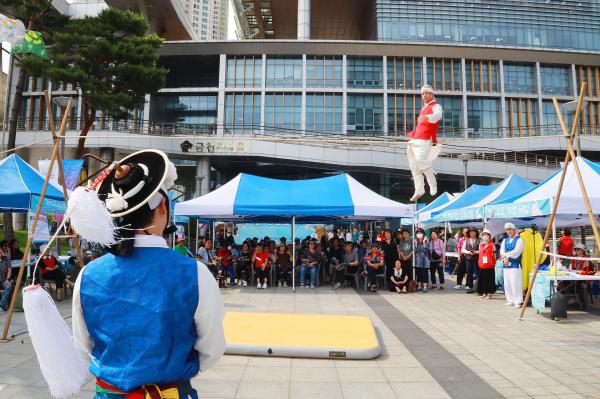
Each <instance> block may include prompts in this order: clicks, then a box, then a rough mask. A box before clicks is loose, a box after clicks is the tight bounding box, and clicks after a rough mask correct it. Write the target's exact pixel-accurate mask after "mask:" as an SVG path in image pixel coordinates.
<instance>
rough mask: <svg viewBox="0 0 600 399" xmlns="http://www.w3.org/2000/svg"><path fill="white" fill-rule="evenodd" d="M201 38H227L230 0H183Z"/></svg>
mask: <svg viewBox="0 0 600 399" xmlns="http://www.w3.org/2000/svg"><path fill="white" fill-rule="evenodd" d="M181 2H182V4H183V7H184V9H185V11H186V13H187V15H188V18H189V20H190V22H191V24H192V29H194V31H195V32H196V36H197V37H198V38H199V39H200V40H225V39H227V20H228V16H229V15H228V12H229V0H181Z"/></svg>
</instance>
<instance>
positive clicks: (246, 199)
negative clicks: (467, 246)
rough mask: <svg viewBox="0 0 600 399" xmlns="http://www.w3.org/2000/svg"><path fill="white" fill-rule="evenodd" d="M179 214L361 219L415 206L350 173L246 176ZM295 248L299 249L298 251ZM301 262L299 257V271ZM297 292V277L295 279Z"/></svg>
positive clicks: (401, 213) (408, 213) (410, 211)
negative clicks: (305, 177) (312, 176)
mask: <svg viewBox="0 0 600 399" xmlns="http://www.w3.org/2000/svg"><path fill="white" fill-rule="evenodd" d="M175 215H176V216H177V215H182V216H195V217H199V218H203V219H210V220H218V221H237V222H243V221H253V222H282V221H286V222H290V221H291V223H292V245H294V246H295V240H294V239H293V238H295V225H296V223H297V222H305V223H306V222H312V221H323V220H331V221H359V220H365V221H366V220H380V219H386V218H401V217H413V215H414V207H413V206H412V205H405V204H401V203H399V202H396V201H392V200H390V199H388V198H385V197H383V196H381V195H379V194H377V193H375V192H373V191H371V190H369V189H368V188H367V187H365V186H363V185H362V184H360V183H359V182H358V181H356V180H355V179H354V178H353V177H352V176H350V175H348V174H339V175H335V176H330V177H323V178H318V179H308V180H278V179H269V178H265V177H259V176H253V175H249V174H245V173H241V174H239V175H237V176H236V177H235V178H234V179H233V180H231V181H229V182H227V183H226V184H225V185H223V186H221V187H219V188H218V189H216V190H215V191H212V192H210V193H208V194H206V195H203V196H202V197H199V198H194V199H192V200H189V201H185V202H181V203H178V204H175ZM294 250H295V248H294ZM295 267H296V262H295V257H293V268H294V271H295ZM292 282H293V284H294V285H293V288H294V290H295V279H292Z"/></svg>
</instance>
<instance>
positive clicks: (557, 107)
mask: <svg viewBox="0 0 600 399" xmlns="http://www.w3.org/2000/svg"><path fill="white" fill-rule="evenodd" d="M586 86H587V83H586V82H583V83H582V84H581V91H580V93H579V100H578V102H577V110H576V111H575V116H574V117H573V126H572V132H573V133H575V131H576V130H577V126H578V125H579V117H580V115H581V110H582V108H583V97H584V95H585V90H586ZM552 101H553V102H554V109H555V110H556V115H557V116H558V120H559V122H560V126H561V128H562V131H563V135H564V136H565V139H566V141H567V149H568V151H567V154H566V155H565V163H564V166H563V170H562V173H561V175H560V182H559V183H558V188H557V189H556V196H555V197H554V203H553V204H552V212H551V213H550V219H549V220H548V228H546V233H545V234H544V243H543V244H542V248H546V244H548V241H549V240H550V233H551V231H552V229H551V228H550V226H552V225H553V224H554V219H555V218H556V211H557V210H558V203H559V202H560V195H561V194H562V190H563V186H564V183H565V177H566V174H567V169H568V166H569V161H570V160H571V155H572V154H573V137H574V134H571V135H569V131H568V129H567V125H566V123H565V119H564V118H563V115H562V112H561V110H560V104H559V103H558V100H557V98H556V97H553V98H552ZM576 170H579V168H577V169H576ZM581 189H582V193H584V195H585V194H586V191H583V190H585V188H584V187H581ZM585 198H587V195H585ZM592 216H593V215H592ZM591 219H592V220H591V222H592V223H594V225H595V223H596V219H594V218H593V217H592V218H591ZM598 245H600V243H598ZM541 262H542V254H541V253H540V255H539V256H538V259H537V262H536V263H535V264H534V269H533V277H532V279H531V281H530V282H529V287H528V288H527V294H526V295H525V300H524V301H523V306H522V307H521V313H520V314H519V320H523V315H524V314H525V309H527V303H528V302H529V298H530V297H531V290H532V289H533V285H534V284H535V279H536V277H537V274H538V271H539V270H540V263H541Z"/></svg>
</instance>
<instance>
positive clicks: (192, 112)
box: [150, 94, 217, 133]
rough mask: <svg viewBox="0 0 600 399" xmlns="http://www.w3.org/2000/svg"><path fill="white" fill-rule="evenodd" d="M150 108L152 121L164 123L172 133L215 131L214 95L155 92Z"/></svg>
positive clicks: (215, 106) (215, 105)
mask: <svg viewBox="0 0 600 399" xmlns="http://www.w3.org/2000/svg"><path fill="white" fill-rule="evenodd" d="M151 110H152V115H151V117H150V119H151V120H152V122H154V123H160V124H165V129H173V132H174V133H183V132H184V131H190V130H193V131H195V132H200V133H215V131H216V123H217V96H216V95H178V94H157V95H155V96H153V97H152V107H151ZM169 125H170V126H169Z"/></svg>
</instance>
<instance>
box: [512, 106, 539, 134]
mask: <svg viewBox="0 0 600 399" xmlns="http://www.w3.org/2000/svg"><path fill="white" fill-rule="evenodd" d="M506 120H507V121H508V132H509V135H510V136H511V137H517V136H518V137H522V136H533V135H536V134H537V133H536V132H537V131H538V123H537V120H538V119H537V100H536V99H533V98H510V97H509V98H507V99H506Z"/></svg>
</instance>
